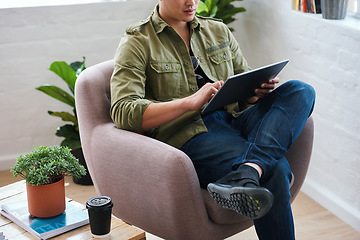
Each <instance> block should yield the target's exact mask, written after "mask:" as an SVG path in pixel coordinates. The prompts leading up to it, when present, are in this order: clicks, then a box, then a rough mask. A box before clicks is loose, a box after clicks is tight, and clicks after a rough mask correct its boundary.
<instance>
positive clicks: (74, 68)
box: [36, 57, 92, 185]
mask: <svg viewBox="0 0 360 240" xmlns="http://www.w3.org/2000/svg"><path fill="white" fill-rule="evenodd" d="M84 69H85V57H83V61H82V62H80V61H76V62H72V63H70V64H67V63H66V62H64V61H55V62H53V63H52V64H51V65H50V68H49V70H50V71H52V72H54V73H55V74H56V75H58V76H59V77H60V78H61V79H62V80H63V81H64V82H65V83H66V84H67V86H68V88H69V90H70V93H69V92H68V91H65V90H63V89H62V88H60V87H58V86H55V85H50V84H44V85H41V86H40V87H37V88H36V89H37V90H39V91H42V92H43V93H45V94H47V95H49V96H50V97H52V98H54V99H56V100H59V101H61V102H63V103H65V104H67V105H69V106H70V107H71V108H72V113H70V112H64V111H63V112H53V111H48V113H49V115H51V116H55V117H60V118H61V119H62V120H63V121H65V122H67V123H66V124H65V125H63V126H60V127H58V128H57V130H56V133H55V134H56V136H58V137H64V140H63V141H62V142H61V144H60V146H66V147H69V148H71V149H72V150H71V152H72V153H73V154H74V155H75V157H76V158H78V159H79V161H80V164H81V165H84V166H85V168H87V167H86V163H85V160H84V156H83V153H82V149H81V142H80V135H79V125H78V120H77V116H76V107H75V98H74V90H75V83H76V79H77V77H78V76H79V74H80V73H81V72H82V71H83V70H84ZM74 182H75V183H79V184H83V185H91V184H92V180H91V177H90V175H89V173H87V174H86V175H85V176H83V177H81V178H77V177H74Z"/></svg>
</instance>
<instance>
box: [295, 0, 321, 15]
mask: <svg viewBox="0 0 360 240" xmlns="http://www.w3.org/2000/svg"><path fill="white" fill-rule="evenodd" d="M293 9H294V10H297V11H300V12H308V13H321V4H320V0H293Z"/></svg>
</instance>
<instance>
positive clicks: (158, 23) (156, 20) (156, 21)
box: [151, 4, 200, 34]
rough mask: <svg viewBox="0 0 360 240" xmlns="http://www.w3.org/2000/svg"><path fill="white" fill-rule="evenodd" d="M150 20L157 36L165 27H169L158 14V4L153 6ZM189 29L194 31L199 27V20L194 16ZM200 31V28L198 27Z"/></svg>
mask: <svg viewBox="0 0 360 240" xmlns="http://www.w3.org/2000/svg"><path fill="white" fill-rule="evenodd" d="M151 20H152V23H153V26H154V29H155V32H156V33H157V34H159V33H160V32H162V31H163V30H164V29H165V28H166V27H170V26H169V25H168V24H167V23H166V22H165V21H164V20H163V19H162V18H161V17H160V14H159V4H157V5H156V6H155V9H154V11H153V13H152V15H151ZM189 26H190V29H195V28H197V27H199V26H200V22H199V19H198V18H197V17H196V16H195V17H194V19H193V20H191V22H190V25H189ZM199 29H200V27H199Z"/></svg>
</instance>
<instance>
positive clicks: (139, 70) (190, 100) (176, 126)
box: [111, 0, 315, 239]
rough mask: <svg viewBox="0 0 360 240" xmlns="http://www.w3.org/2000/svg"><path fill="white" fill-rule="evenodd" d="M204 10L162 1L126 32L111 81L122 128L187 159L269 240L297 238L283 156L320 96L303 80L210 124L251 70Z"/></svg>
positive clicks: (220, 199)
mask: <svg viewBox="0 0 360 240" xmlns="http://www.w3.org/2000/svg"><path fill="white" fill-rule="evenodd" d="M198 4H199V0H160V2H159V4H158V5H157V6H156V8H155V10H154V12H153V13H152V14H151V16H150V17H149V18H148V19H146V20H144V21H142V22H141V23H139V24H136V25H133V26H130V27H129V28H128V29H127V30H126V34H125V35H124V37H123V38H122V39H121V42H120V45H119V48H118V50H117V52H116V55H115V69H114V73H113V76H112V80H111V116H112V119H113V121H114V122H115V124H116V126H117V127H119V128H122V129H126V130H130V131H135V132H144V134H146V135H148V136H150V137H154V138H156V139H158V140H160V141H163V142H165V143H168V144H170V145H172V146H174V147H177V148H179V149H181V150H182V151H184V152H185V153H186V154H187V155H188V156H189V157H190V158H191V160H192V161H193V163H194V166H195V169H196V172H197V174H198V177H199V181H200V185H201V187H203V188H207V189H208V191H209V193H210V195H211V196H212V197H213V199H214V201H216V202H217V204H219V205H220V206H222V207H225V208H229V209H232V210H234V211H237V212H238V213H239V214H242V215H244V216H246V217H249V218H252V219H254V224H255V227H256V231H257V233H258V236H259V238H260V239H294V226H293V218H292V211H291V206H290V202H289V200H290V192H289V184H290V182H291V180H292V174H291V170H290V167H289V165H288V163H287V160H286V159H285V157H284V156H283V154H284V153H285V152H286V151H287V150H288V149H289V148H290V146H291V144H292V143H293V142H294V141H295V139H296V138H297V137H298V135H299V134H300V132H301V130H302V128H303V127H304V125H305V123H306V120H307V118H308V117H309V115H310V114H311V112H312V109H313V105H314V99H315V92H314V90H313V89H312V87H311V86H309V85H307V84H305V83H303V82H300V81H289V82H286V83H284V84H282V85H281V86H279V87H278V88H276V89H275V85H276V84H277V83H279V79H277V78H275V79H271V80H269V81H268V82H267V83H264V84H263V85H262V86H261V87H260V88H259V89H256V90H255V93H256V96H255V97H252V98H249V99H246V100H244V101H242V102H239V103H235V104H232V105H229V106H227V107H226V108H225V109H221V110H219V111H216V112H214V113H212V114H209V115H206V116H201V115H200V111H201V109H202V108H203V106H204V104H205V103H207V102H208V101H209V100H210V99H211V98H212V96H213V95H214V94H215V93H216V92H217V91H218V90H219V89H220V87H221V86H222V84H223V80H226V79H227V78H228V77H229V76H231V75H234V74H237V73H241V72H244V71H248V70H250V68H249V66H248V65H247V62H246V60H245V59H244V57H243V55H242V53H241V50H240V48H239V46H238V43H237V42H236V40H235V38H234V37H233V35H232V34H231V32H230V31H229V30H228V28H227V27H226V25H224V24H223V23H222V22H220V21H218V20H214V19H208V18H201V17H196V16H195V12H196V9H197V6H198Z"/></svg>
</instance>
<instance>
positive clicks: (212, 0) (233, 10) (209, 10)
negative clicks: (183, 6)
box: [196, 0, 246, 31]
mask: <svg viewBox="0 0 360 240" xmlns="http://www.w3.org/2000/svg"><path fill="white" fill-rule="evenodd" d="M235 1H242V0H201V1H200V2H199V7H198V9H197V10H196V14H197V15H199V16H203V17H213V18H218V19H221V20H222V21H223V22H224V23H225V24H229V23H231V22H233V21H235V18H234V16H235V15H236V14H237V13H240V12H245V11H246V9H245V8H243V7H235V6H234V5H233V4H232V2H235ZM229 29H230V30H231V31H234V29H233V28H229Z"/></svg>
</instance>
